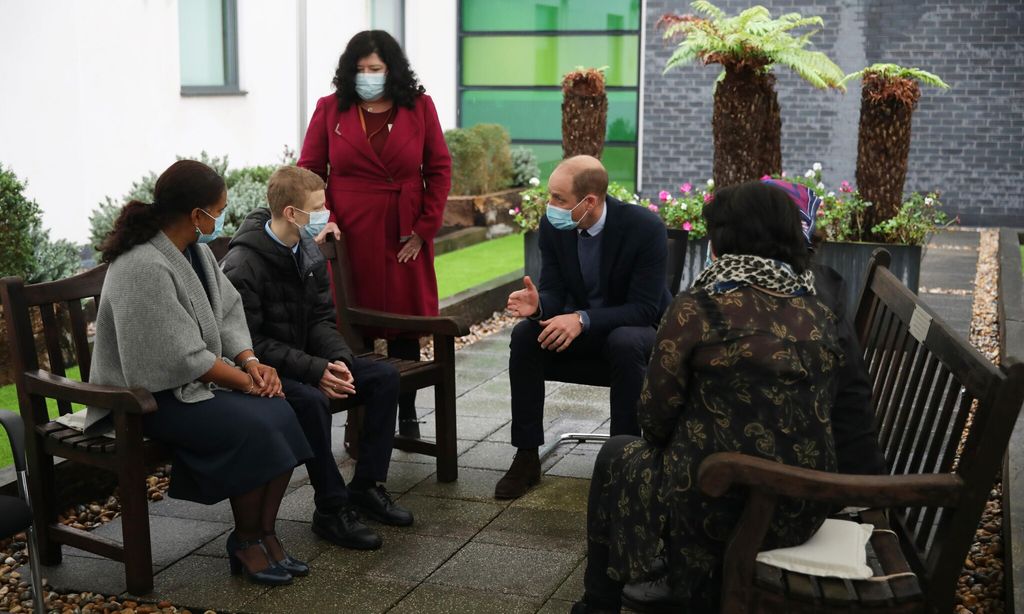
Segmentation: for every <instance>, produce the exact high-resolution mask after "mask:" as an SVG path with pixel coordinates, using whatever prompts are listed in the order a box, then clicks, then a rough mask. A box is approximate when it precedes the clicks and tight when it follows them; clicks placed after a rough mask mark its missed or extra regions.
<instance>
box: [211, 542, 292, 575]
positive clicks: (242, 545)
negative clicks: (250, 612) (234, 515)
mask: <svg viewBox="0 0 1024 614" xmlns="http://www.w3.org/2000/svg"><path fill="white" fill-rule="evenodd" d="M253 546H260V547H261V548H262V547H263V542H262V541H261V540H258V539H253V540H249V541H241V540H240V539H238V536H236V535H235V532H234V531H232V532H231V534H229V535H228V543H227V550H228V564H229V565H230V566H231V575H233V576H237V575H239V574H242V575H243V576H245V579H246V580H248V581H250V582H252V583H254V584H266V585H268V586H281V585H284V584H291V583H292V575H291V574H290V573H288V572H287V571H285V570H284V569H283V568H281V567H280V566H279V565H276V564H274V563H271V562H270V558H269V557H267V567H266V568H264V569H261V570H259V571H249V568H248V567H246V566H245V564H244V563H242V559H241V558H239V557H238V551H239V550H245V549H246V548H251V547H253Z"/></svg>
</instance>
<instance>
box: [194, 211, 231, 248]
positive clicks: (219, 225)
mask: <svg viewBox="0 0 1024 614" xmlns="http://www.w3.org/2000/svg"><path fill="white" fill-rule="evenodd" d="M200 211H202V212H203V213H205V214H206V216H207V217H210V218H213V232H211V233H210V234H206V233H205V232H203V231H202V230H199V227H198V226H196V241H198V242H200V243H209V242H211V241H213V240H214V239H216V238H217V237H219V236H220V233H221V231H222V230H224V211H221V212H220V215H218V216H217V217H213V216H212V215H210V213H209V212H207V211H206V209H200Z"/></svg>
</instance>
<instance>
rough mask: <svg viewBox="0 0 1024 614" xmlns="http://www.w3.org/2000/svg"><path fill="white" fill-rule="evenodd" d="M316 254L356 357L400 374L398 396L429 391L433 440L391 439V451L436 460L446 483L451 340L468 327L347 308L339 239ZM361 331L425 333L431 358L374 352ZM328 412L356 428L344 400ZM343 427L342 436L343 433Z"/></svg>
mask: <svg viewBox="0 0 1024 614" xmlns="http://www.w3.org/2000/svg"><path fill="white" fill-rule="evenodd" d="M320 251H321V252H323V254H324V256H325V257H326V258H327V261H328V262H329V263H330V266H331V279H332V283H333V286H334V304H335V307H336V309H337V311H338V328H339V330H340V331H341V333H342V334H343V335H344V336H345V340H346V341H347V342H348V344H349V346H350V347H351V348H352V350H353V351H354V352H356V354H357V355H361V356H363V357H367V358H371V359H374V360H382V361H386V362H388V363H391V364H393V365H394V366H395V367H396V368H397V369H398V371H399V373H400V374H401V390H402V392H411V391H414V390H420V389H423V388H429V387H431V386H432V387H433V388H434V421H435V432H436V434H437V435H436V441H429V440H426V439H419V438H413V437H403V436H401V435H395V448H396V449H398V450H404V451H407V452H416V453H419V454H426V455H428V456H433V457H436V458H437V480H438V481H439V482H451V481H454V480H455V479H456V478H457V477H458V466H457V463H456V461H457V456H458V453H457V450H456V445H457V441H456V430H455V422H456V416H455V337H461V336H464V335H468V334H469V326H468V324H466V323H464V322H460V321H458V320H456V319H454V318H447V317H421V316H403V315H397V314H393V313H385V312H383V311H373V310H370V309H363V308H360V307H356V306H354V305H353V304H352V300H351V297H352V279H351V274H350V268H349V262H348V252H347V251H346V246H345V236H344V235H342V237H341V239H340V240H337V241H335V239H334V237H328V239H327V241H326V242H325V243H324V244H323V245H321V246H320ZM366 329H390V330H396V331H402V332H405V333H415V334H418V335H423V336H425V335H430V336H432V337H433V341H434V358H433V360H428V361H420V362H416V361H412V360H401V359H398V358H388V357H387V356H382V355H380V354H375V353H374V352H373V347H372V339H370V338H369V337H368V336H367V335H366V334H364V332H363V331H365V330H366ZM331 407H332V409H333V410H334V411H345V410H348V411H349V412H350V413H351V414H352V415H351V416H350V417H349V425H350V427H351V426H352V425H358V424H360V420H359V416H360V414H361V411H362V410H361V408H359V407H357V406H356V404H355V403H353V402H352V401H350V400H348V399H346V400H344V401H334V402H332V404H331ZM347 431H348V429H346V438H347V439H349V440H350V441H352V439H351V438H349V433H348V432H347Z"/></svg>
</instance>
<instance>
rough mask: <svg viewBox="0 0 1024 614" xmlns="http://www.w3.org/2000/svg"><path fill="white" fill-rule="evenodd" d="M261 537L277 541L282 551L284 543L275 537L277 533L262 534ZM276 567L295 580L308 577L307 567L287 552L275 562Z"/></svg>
mask: <svg viewBox="0 0 1024 614" xmlns="http://www.w3.org/2000/svg"><path fill="white" fill-rule="evenodd" d="M263 537H264V539H266V538H267V537H273V538H274V539H276V540H277V542H278V543H279V544H281V550H282V551H284V542H282V541H281V539H280V538H279V537H278V536H277V533H264V534H263ZM277 566H278V567H280V568H281V569H283V570H285V571H287V572H288V573H290V574H292V576H293V577H296V578H301V577H303V576H308V575H309V565H307V564H306V563H304V562H303V561H300V560H299V559H296V558H294V557H292V555H290V554H288V553H287V552H285V553H284V558H283V559H281V560H280V561H278V562H277Z"/></svg>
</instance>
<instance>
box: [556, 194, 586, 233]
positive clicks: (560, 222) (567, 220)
mask: <svg viewBox="0 0 1024 614" xmlns="http://www.w3.org/2000/svg"><path fill="white" fill-rule="evenodd" d="M584 200H587V199H586V197H584V198H583V200H581V201H580V202H578V203H576V207H579V206H580V205H582V204H583V201H584ZM576 207H573V208H572V209H559V208H558V207H556V206H554V205H552V204H551V203H548V211H547V216H548V221H549V222H551V225H552V226H554V227H555V228H556V229H557V230H573V229H574V228H576V227H577V226H579V225H580V222H582V221H583V217H586V216H587V214H586V213H584V214H583V217H581V218H580V219H579V221H577V220H574V219H572V212H573V211H575V210H576ZM587 213H590V212H589V211H588V212H587Z"/></svg>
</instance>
